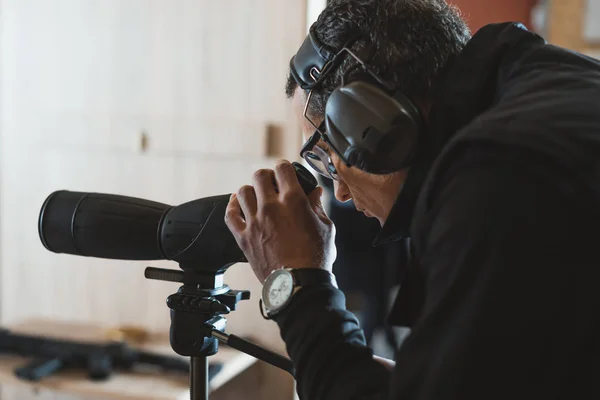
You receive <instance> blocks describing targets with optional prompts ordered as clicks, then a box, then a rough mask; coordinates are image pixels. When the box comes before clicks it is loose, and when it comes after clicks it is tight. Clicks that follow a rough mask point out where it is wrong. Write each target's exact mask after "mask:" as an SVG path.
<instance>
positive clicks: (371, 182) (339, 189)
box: [292, 88, 406, 225]
mask: <svg viewBox="0 0 600 400" xmlns="http://www.w3.org/2000/svg"><path fill="white" fill-rule="evenodd" d="M305 104H306V94H305V92H304V90H302V89H300V88H297V89H296V92H295V93H294V97H293V99H292V107H293V108H294V112H295V114H296V117H297V118H298V121H299V122H300V125H301V127H302V135H303V136H304V140H305V141H306V140H308V138H309V137H310V136H311V135H312V134H313V133H314V131H315V128H314V127H313V126H312V125H311V123H310V122H309V121H308V120H307V119H306V118H304V115H303V112H304V106H305ZM313 122H315V123H316V124H317V125H318V124H320V123H321V122H322V121H319V120H315V121H313ZM317 146H319V147H321V148H323V149H324V150H325V151H326V152H327V153H328V154H329V156H330V157H331V161H332V163H333V165H334V166H335V168H336V170H337V172H338V176H339V181H334V189H335V197H336V199H338V200H339V201H342V202H346V201H349V200H353V201H354V205H355V206H356V209H357V210H359V211H362V212H363V213H364V214H365V215H366V216H367V217H374V218H377V219H378V220H379V223H380V224H381V225H383V223H384V222H385V220H386V219H387V216H388V215H389V213H390V211H391V209H392V206H393V205H394V202H395V201H396V198H397V197H398V194H399V193H400V189H401V187H402V184H403V183H404V180H405V178H406V170H402V171H398V172H395V173H393V174H388V175H374V174H369V173H367V172H364V171H361V170H360V169H358V168H354V167H347V166H346V165H345V164H344V163H343V162H342V160H341V159H340V158H339V157H338V156H337V155H336V154H335V152H333V151H332V150H331V149H330V148H329V147H328V146H327V144H326V143H325V142H323V141H322V140H321V141H319V143H317Z"/></svg>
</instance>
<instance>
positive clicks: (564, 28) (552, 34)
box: [546, 0, 586, 51]
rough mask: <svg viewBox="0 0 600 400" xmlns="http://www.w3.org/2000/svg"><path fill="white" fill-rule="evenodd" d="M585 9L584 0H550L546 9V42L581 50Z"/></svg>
mask: <svg viewBox="0 0 600 400" xmlns="http://www.w3.org/2000/svg"><path fill="white" fill-rule="evenodd" d="M585 10H586V0H552V1H551V2H550V5H549V10H548V11H549V12H548V22H547V26H548V34H547V37H546V39H547V40H548V42H550V43H552V44H554V45H557V46H561V47H565V48H568V49H571V50H575V51H581V50H583V49H584V48H585V41H584V39H583V26H584V14H585Z"/></svg>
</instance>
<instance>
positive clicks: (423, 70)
mask: <svg viewBox="0 0 600 400" xmlns="http://www.w3.org/2000/svg"><path fill="white" fill-rule="evenodd" d="M313 28H314V31H315V34H316V36H317V37H318V38H319V39H320V40H321V42H323V44H325V45H326V46H328V47H329V48H332V49H334V50H335V51H338V50H340V49H341V48H342V46H343V45H344V44H346V43H347V41H348V40H350V39H351V38H355V37H357V36H358V37H359V39H358V40H356V41H354V42H353V44H352V45H351V46H350V49H351V50H352V51H353V52H355V53H356V54H359V55H360V56H361V57H367V56H368V57H369V58H368V63H369V64H370V65H372V66H373V67H374V68H375V70H376V72H378V73H379V74H381V75H382V76H383V77H384V79H386V80H388V81H389V82H391V83H392V84H394V86H395V88H396V89H397V90H401V91H402V92H403V93H404V94H405V95H406V96H408V97H409V98H410V99H411V100H412V101H413V102H419V101H427V100H428V98H429V96H430V93H431V89H432V86H433V83H434V81H435V78H436V77H437V75H438V73H439V71H440V69H441V68H442V67H443V66H444V65H445V64H446V63H447V61H448V59H449V58H450V57H452V56H453V55H456V54H458V53H460V52H461V51H462V49H463V48H464V46H465V44H466V43H467V41H468V40H469V39H470V37H471V32H470V30H469V28H468V26H467V24H466V23H465V21H464V20H463V19H462V18H461V15H460V12H459V10H458V9H457V8H455V7H454V6H451V5H449V4H447V3H446V1H444V0H333V1H329V4H328V5H327V7H326V8H325V10H323V12H322V13H321V14H320V15H319V17H318V19H317V21H316V22H315V23H314V25H313ZM353 64H354V61H353V60H352V59H351V58H350V57H347V56H346V57H345V60H344V61H343V62H342V63H341V65H340V66H339V67H338V68H337V70H336V71H335V72H332V73H330V74H329V75H328V76H327V77H326V78H325V79H324V80H323V83H322V84H321V85H319V86H317V87H316V88H315V89H314V91H313V95H312V96H313V97H312V98H311V101H310V108H309V114H311V115H313V116H323V114H324V113H325V104H326V102H327V99H328V98H329V95H330V94H331V92H332V91H333V90H334V89H335V88H337V87H338V86H339V85H340V84H341V78H342V75H343V72H344V71H345V70H346V69H347V68H348V67H349V66H351V65H353ZM351 78H352V75H350V79H351ZM297 86H298V84H297V83H296V81H295V80H294V78H293V77H292V76H291V75H289V76H288V80H287V85H286V94H287V96H288V97H292V96H293V95H294V91H295V90H296V88H297Z"/></svg>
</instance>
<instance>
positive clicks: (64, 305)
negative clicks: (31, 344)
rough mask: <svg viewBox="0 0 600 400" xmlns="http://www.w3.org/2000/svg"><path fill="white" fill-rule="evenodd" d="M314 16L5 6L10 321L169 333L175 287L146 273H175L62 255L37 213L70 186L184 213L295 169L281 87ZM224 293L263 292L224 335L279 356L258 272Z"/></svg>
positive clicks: (3, 249)
mask: <svg viewBox="0 0 600 400" xmlns="http://www.w3.org/2000/svg"><path fill="white" fill-rule="evenodd" d="M305 15H306V4H305V1H281V0H252V1H247V0H219V1H215V0H178V1H171V0H128V1H122V0H102V1H98V0H2V1H1V2H0V26H2V31H1V35H0V48H1V52H0V105H1V108H0V113H1V121H0V135H1V136H0V146H1V148H0V207H1V209H0V277H1V279H0V323H1V324H9V323H12V322H15V321H18V320H21V319H24V318H28V317H34V316H39V317H51V318H56V319H61V320H73V321H94V322H100V323H107V324H138V325H143V326H146V327H148V328H150V329H157V330H164V329H168V326H169V314H168V308H167V307H166V305H165V299H166V296H167V295H168V294H170V293H173V292H174V291H176V290H177V284H174V283H166V282H155V281H147V280H145V279H144V277H143V270H144V267H145V266H147V265H153V266H160V267H172V268H176V265H173V264H170V263H165V262H152V263H146V262H123V261H114V260H100V259H91V258H82V257H74V256H67V255H56V254H53V253H50V252H48V251H47V250H45V249H44V248H43V246H42V245H41V243H40V240H39V237H38V232H37V217H38V212H39V209H40V206H41V205H42V202H43V201H44V199H45V198H46V196H48V195H49V194H50V193H51V192H53V191H55V190H58V189H69V190H78V191H95V192H106V193H118V194H123V195H129V196H137V197H142V198H147V199H151V200H156V201H161V202H165V203H169V204H179V203H182V202H185V201H189V200H192V199H196V198H199V197H204V196H210V195H215V194H223V193H229V192H231V191H234V190H236V189H237V188H238V187H239V186H241V185H242V184H245V183H248V182H250V179H251V174H252V171H254V170H255V169H257V168H260V167H263V166H266V167H271V166H273V165H274V161H275V159H276V158H279V157H286V158H288V159H295V158H296V157H297V153H298V150H299V147H300V145H301V137H300V134H299V130H298V127H297V124H296V121H295V120H294V117H293V115H292V113H291V110H290V108H289V105H288V103H287V101H286V99H285V94H284V82H285V78H286V73H287V69H288V62H289V58H290V56H291V55H292V54H293V53H294V52H295V51H296V49H297V47H298V46H299V45H300V43H301V42H302V40H303V38H304V35H305V29H306V18H305ZM226 283H228V284H229V285H230V286H231V287H232V288H234V289H250V290H252V295H253V296H252V300H251V301H247V302H244V303H243V304H240V308H239V311H236V312H235V313H233V314H231V316H230V318H228V320H229V328H228V330H229V331H231V332H235V333H237V334H241V335H253V336H255V337H257V338H259V339H261V341H262V342H263V343H264V344H266V345H267V346H268V347H270V348H272V349H274V350H277V351H283V349H284V346H283V343H282V342H281V340H280V338H279V332H278V330H277V329H276V326H275V325H274V324H273V323H271V322H266V321H264V320H263V319H262V317H261V316H260V314H259V312H258V298H259V296H260V285H259V284H258V282H257V281H256V279H255V278H254V276H253V274H252V272H251V271H250V269H249V267H248V266H247V265H237V266H234V267H232V268H231V269H230V270H229V271H228V272H227V274H226ZM18 397H19V398H24V397H23V396H22V395H19V396H18ZM3 400H5V399H4V398H3ZM6 400H8V398H7V399H6Z"/></svg>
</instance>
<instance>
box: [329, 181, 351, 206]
mask: <svg viewBox="0 0 600 400" xmlns="http://www.w3.org/2000/svg"><path fill="white" fill-rule="evenodd" d="M333 188H334V193H335V198H336V199H337V200H338V201H341V202H342V203H344V202H346V201H348V200H351V199H352V195H351V194H350V189H349V188H348V185H346V183H345V182H344V181H333Z"/></svg>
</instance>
